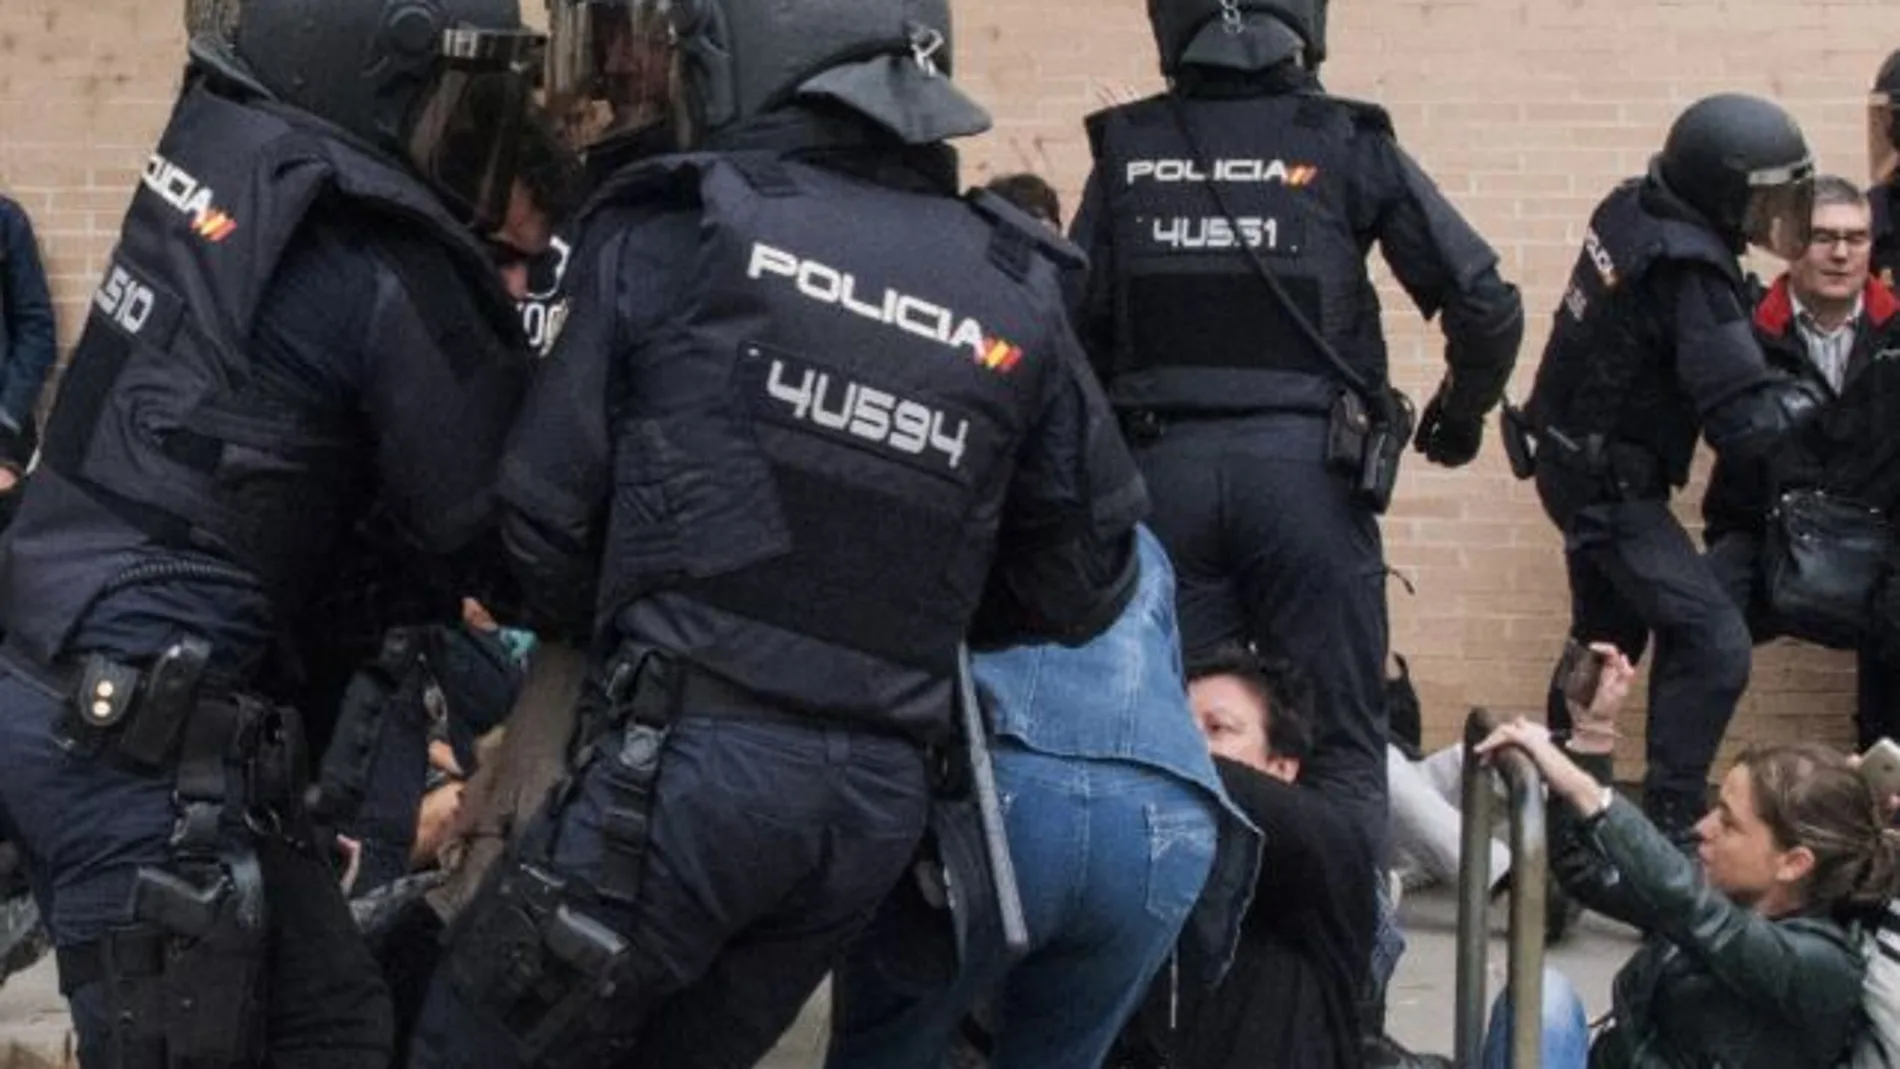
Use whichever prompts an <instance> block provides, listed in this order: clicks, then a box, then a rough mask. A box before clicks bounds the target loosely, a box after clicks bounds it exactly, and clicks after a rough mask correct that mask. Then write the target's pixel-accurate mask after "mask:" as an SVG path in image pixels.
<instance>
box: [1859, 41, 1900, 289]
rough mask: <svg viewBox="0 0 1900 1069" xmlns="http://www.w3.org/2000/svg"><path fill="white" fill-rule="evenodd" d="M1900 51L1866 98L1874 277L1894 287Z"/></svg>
mask: <svg viewBox="0 0 1900 1069" xmlns="http://www.w3.org/2000/svg"><path fill="white" fill-rule="evenodd" d="M1896 117H1900V52H1895V53H1893V54H1892V55H1890V56H1888V57H1887V61H1886V62H1885V63H1882V64H1881V65H1880V73H1878V74H1876V75H1875V76H1874V88H1873V92H1872V93H1870V94H1869V95H1868V99H1867V162H1868V165H1869V167H1870V168H1871V170H1872V181H1873V186H1872V187H1870V188H1869V189H1868V190H1867V203H1868V205H1869V206H1871V207H1872V208H1873V211H1874V256H1873V271H1874V277H1875V278H1877V279H1879V280H1880V281H1882V282H1884V283H1886V284H1887V286H1888V287H1889V288H1892V286H1893V285H1894V280H1895V278H1896V277H1900V276H1896V272H1900V227H1896V225H1895V209H1896V207H1900V122H1896V121H1895V119H1896Z"/></svg>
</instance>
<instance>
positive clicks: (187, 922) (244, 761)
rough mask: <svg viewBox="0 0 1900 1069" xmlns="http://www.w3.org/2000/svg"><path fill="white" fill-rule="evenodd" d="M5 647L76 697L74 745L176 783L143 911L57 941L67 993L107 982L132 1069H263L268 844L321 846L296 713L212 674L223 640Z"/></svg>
mask: <svg viewBox="0 0 1900 1069" xmlns="http://www.w3.org/2000/svg"><path fill="white" fill-rule="evenodd" d="M0 656H4V659H5V660H6V662H7V663H8V664H9V665H10V666H11V667H13V668H14V669H16V670H19V671H21V672H23V673H24V674H25V675H26V677H27V678H29V679H31V680H32V681H34V682H35V683H36V684H37V685H38V686H39V687H40V688H41V689H43V690H45V691H46V692H48V693H50V694H53V695H56V696H58V697H60V698H61V700H62V705H63V711H62V714H61V718H60V720H59V723H58V724H57V725H56V727H55V735H56V739H57V741H58V743H59V745H60V746H61V747H62V748H64V749H65V750H66V751H67V752H69V753H73V754H77V755H82V756H85V757H88V758H94V759H99V758H110V759H112V760H114V761H116V762H118V763H119V764H122V765H125V766H128V767H131V768H133V769H136V770H139V771H142V772H149V773H155V774H156V773H164V772H167V771H169V772H170V773H171V775H172V777H173V783H174V787H173V805H174V809H175V820H174V823H173V826H172V833H171V837H170V841H169V843H168V846H169V848H170V852H171V860H170V861H169V862H168V863H167V864H165V865H163V866H146V867H141V868H140V869H139V870H138V871H137V873H136V874H135V876H134V878H133V884H132V895H131V902H130V904H129V913H130V915H131V921H130V923H128V924H125V925H123V926H121V927H118V928H115V929H113V930H112V931H109V932H108V933H106V934H105V935H104V936H102V937H100V938H99V939H96V940H93V941H92V942H89V943H83V944H78V945H74V946H65V947H61V948H59V950H58V961H59V974H60V987H61V990H62V991H64V992H66V993H69V994H70V993H71V992H73V991H74V990H76V989H78V988H80V987H83V986H86V985H89V984H96V983H103V984H104V985H105V989H106V997H107V1000H108V1002H109V1004H110V1012H111V1014H112V1017H113V1019H114V1021H115V1026H114V1029H113V1032H112V1036H111V1044H112V1048H113V1049H112V1051H111V1052H110V1054H109V1057H108V1059H107V1060H108V1062H109V1063H110V1064H112V1065H116V1066H120V1067H122V1069H169V1067H172V1066H177V1065H186V1064H189V1065H192V1066H202V1067H205V1069H220V1067H226V1066H228V1067H233V1069H235V1067H238V1066H248V1065H252V1064H255V1063H256V1062H257V1060H258V1059H259V1058H260V1057H261V1056H262V1047H263V1041H264V1029H263V1027H262V1023H261V1022H262V1020H263V1017H264V1011H263V1005H264V998H265V992H264V976H265V970H266V965H267V944H266V934H267V931H268V914H267V909H268V903H267V902H266V900H265V895H264V877H263V871H262V865H261V862H260V861H259V856H258V842H259V840H260V839H262V838H265V837H269V838H275V839H280V840H283V841H285V842H287V843H289V844H290V845H291V846H293V847H299V848H305V849H307V848H309V846H310V845H311V841H310V840H311V837H310V832H309V828H308V825H307V823H306V822H305V821H304V820H303V818H302V805H301V794H302V788H303V769H304V754H303V737H302V731H301V724H300V722H299V720H298V717H297V716H296V714H295V713H294V712H293V711H291V710H288V709H284V708H280V707H277V706H273V705H271V704H270V703H268V702H264V701H261V700H259V699H256V698H253V697H250V696H247V695H242V694H237V693H235V692H233V690H232V689H231V688H230V687H229V686H226V685H219V683H220V682H222V681H216V680H213V679H212V678H210V677H209V676H208V675H207V672H206V665H207V663H208V661H209V660H210V656H211V645H210V643H209V642H206V641H205V640H203V639H201V638H196V637H187V638H183V639H180V640H179V641H178V642H176V643H174V644H173V645H172V646H171V647H169V648H168V649H166V650H165V651H164V652H163V653H161V654H159V655H158V656H157V657H156V658H154V659H152V661H151V662H150V663H149V664H144V665H139V664H132V663H128V662H123V661H118V660H115V659H113V658H110V657H107V656H105V655H103V654H90V655H87V656H86V657H84V658H82V659H80V660H79V661H78V662H77V663H76V664H64V663H61V664H54V665H51V666H46V665H39V664H36V663H35V662H34V661H33V660H32V659H31V658H30V657H28V656H26V655H24V653H23V652H22V651H21V650H19V649H17V648H13V647H8V648H7V649H5V650H4V652H3V653H0Z"/></svg>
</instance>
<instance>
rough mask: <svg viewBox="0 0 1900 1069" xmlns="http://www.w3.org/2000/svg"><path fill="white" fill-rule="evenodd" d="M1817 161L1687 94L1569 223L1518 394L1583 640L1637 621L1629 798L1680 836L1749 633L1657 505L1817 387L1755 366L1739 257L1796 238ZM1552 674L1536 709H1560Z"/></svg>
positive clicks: (1726, 100)
mask: <svg viewBox="0 0 1900 1069" xmlns="http://www.w3.org/2000/svg"><path fill="white" fill-rule="evenodd" d="M1813 172H1814V164H1813V160H1812V158H1811V157H1810V155H1809V153H1808V147H1807V143H1806V141H1805V140H1804V139H1803V138H1802V135H1801V131H1800V129H1799V128H1798V127H1797V126H1796V125H1795V123H1794V120H1793V119H1792V118H1791V117H1789V115H1788V114H1787V112H1785V111H1783V110H1782V109H1781V108H1779V107H1777V106H1776V105H1774V104H1772V103H1770V102H1768V101H1765V100H1758V99H1755V98H1753V97H1747V96H1741V95H1720V96H1714V97H1710V98H1708V99H1705V100H1702V101H1699V102H1698V103H1696V104H1694V105H1692V106H1691V107H1689V108H1688V109H1687V110H1686V111H1684V112H1683V113H1682V115H1681V117H1679V118H1678V119H1677V120H1676V122H1675V124H1674V125H1673V126H1672V127H1671V128H1670V131H1669V137H1668V140H1667V142H1666V143H1665V144H1664V146H1663V150H1662V153H1661V154H1660V155H1658V156H1657V157H1656V158H1655V159H1654V161H1653V162H1652V163H1651V165H1650V168H1649V174H1648V175H1647V176H1646V177H1644V178H1639V179H1631V180H1630V181H1627V182H1625V183H1623V184H1621V185H1619V186H1618V187H1617V188H1616V189H1615V190H1614V191H1612V192H1611V193H1610V195H1609V196H1608V197H1607V198H1605V199H1604V201H1603V203H1602V204H1601V205H1599V206H1598V208H1597V210H1596V212H1595V214H1594V215H1593V216H1592V217H1591V220H1590V227H1589V229H1588V231H1586V232H1585V234H1584V241H1583V251H1582V253H1581V254H1580V255H1579V256H1578V259H1577V265H1576V269H1575V270H1574V272H1573V273H1572V275H1571V278H1570V284H1569V288H1568V290H1567V291H1566V292H1565V294H1564V297H1563V300H1562V302H1561V304H1560V305H1559V306H1558V309H1557V315H1556V326H1555V329H1554V330H1553V332H1552V334H1551V338H1550V342H1549V344H1548V346H1547V347H1546V348H1545V350H1544V360H1543V364H1542V366H1540V367H1539V368H1538V371H1537V382H1536V386H1535V389H1534V391H1533V393H1532V395H1531V399H1530V402H1529V404H1528V406H1527V416H1528V423H1529V425H1530V427H1531V428H1533V431H1532V433H1534V435H1535V446H1536V449H1535V453H1536V478H1537V491H1538V496H1539V497H1540V498H1541V499H1542V501H1543V504H1544V509H1545V511H1546V512H1547V513H1548V514H1549V515H1550V517H1551V519H1552V520H1553V521H1555V522H1556V524H1557V526H1558V529H1559V530H1561V531H1562V532H1563V535H1564V550H1565V560H1566V563H1567V566H1568V569H1569V576H1570V594H1571V605H1572V609H1571V612H1572V617H1571V635H1572V637H1573V638H1574V639H1575V640H1576V641H1577V642H1579V643H1586V644H1587V643H1593V642H1610V643H1614V644H1615V645H1616V646H1617V647H1618V648H1620V649H1622V650H1623V651H1625V652H1626V653H1628V654H1629V655H1630V656H1631V657H1636V656H1639V655H1640V654H1641V653H1642V651H1643V649H1644V647H1645V646H1646V645H1647V644H1648V641H1649V636H1650V634H1651V633H1652V632H1653V633H1654V634H1655V636H1656V663H1655V666H1654V669H1653V670H1652V672H1651V676H1650V695H1649V709H1650V722H1649V738H1648V759H1649V771H1648V776H1647V778H1646V780H1645V783H1644V804H1645V807H1646V809H1647V810H1648V812H1649V815H1650V816H1651V818H1652V819H1653V820H1654V821H1655V822H1656V824H1657V825H1658V826H1659V827H1661V828H1662V829H1663V830H1664V831H1665V832H1669V833H1671V834H1673V835H1675V836H1677V837H1678V839H1679V840H1680V841H1683V842H1685V843H1686V842H1688V841H1689V839H1690V836H1691V835H1692V828H1693V826H1694V824H1695V822H1696V820H1697V819H1698V818H1699V817H1700V816H1701V813H1702V810H1703V806H1704V796H1705V792H1706V787H1705V784H1706V782H1707V779H1708V771H1709V765H1710V763H1711V762H1712V761H1713V760H1714V758H1715V752H1716V749H1717V747H1718V745H1719V744H1720V742H1721V739H1722V733H1723V731H1724V730H1726V728H1727V725H1728V721H1729V718H1730V717H1731V716H1732V715H1733V714H1734V710H1735V704H1736V702H1737V701H1738V700H1739V699H1740V697H1741V694H1742V690H1743V688H1744V687H1746V686H1747V683H1748V669H1749V655H1750V642H1749V636H1748V627H1747V625H1746V623H1745V622H1744V620H1743V617H1742V614H1741V611H1740V610H1739V609H1738V608H1737V607H1736V606H1735V605H1734V603H1733V602H1731V601H1730V599H1729V598H1728V597H1727V596H1726V595H1725V594H1724V593H1723V591H1722V587H1721V585H1720V584H1719V583H1718V582H1717V580H1716V578H1715V576H1714V574H1713V573H1712V572H1711V571H1710V569H1709V567H1708V566H1707V564H1706V563H1705V562H1704V561H1703V559H1702V558H1701V557H1700V556H1699V555H1698V554H1697V553H1696V551H1695V547H1694V545H1693V544H1692V543H1691V542H1690V540H1689V536H1688V535H1687V534H1686V533H1685V532H1684V531H1683V529H1682V526H1681V524H1679V523H1678V522H1677V521H1676V519H1675V517H1674V516H1673V515H1672V514H1671V513H1670V511H1669V496H1670V493H1671V489H1672V488H1674V487H1680V486H1682V485H1683V484H1684V483H1685V482H1686V481H1687V480H1688V477H1689V466H1690V461H1691V459H1692V457H1693V454H1694V451H1695V444H1696V438H1697V436H1698V434H1699V435H1701V436H1703V437H1706V438H1707V439H1708V442H1709V444H1710V445H1711V446H1713V447H1714V448H1715V450H1716V452H1717V454H1718V455H1720V456H1722V457H1723V458H1724V460H1725V462H1729V463H1733V464H1735V465H1738V466H1743V465H1747V464H1749V463H1750V462H1751V458H1753V457H1755V456H1757V455H1759V453H1760V452H1761V451H1762V450H1763V449H1765V448H1766V447H1767V445H1769V444H1770V443H1772V442H1773V440H1774V439H1775V438H1776V437H1777V436H1778V435H1779V434H1781V433H1782V432H1783V431H1785V430H1786V429H1787V428H1788V427H1789V426H1791V425H1792V424H1793V422H1794V421H1795V420H1797V419H1799V418H1801V417H1802V415H1803V414H1805V413H1808V412H1811V411H1813V409H1814V408H1815V407H1816V406H1818V404H1819V398H1818V396H1817V395H1816V394H1815V393H1813V392H1810V390H1809V388H1808V387H1805V386H1803V385H1801V384H1799V383H1796V382H1794V381H1792V380H1788V379H1784V378H1782V377H1780V376H1778V375H1776V374H1775V373H1773V372H1771V371H1770V369H1769V367H1768V365H1767V363H1766V361H1765V360H1764V358H1763V356H1762V352H1761V348H1760V346H1759V344H1758V343H1757V341H1756V340H1755V337H1754V335H1753V334H1752V332H1751V325H1750V324H1751V316H1750V313H1751V310H1752V308H1753V302H1752V301H1751V299H1750V291H1749V288H1748V285H1747V283H1746V281H1745V279H1744V276H1743V274H1742V270H1741V267H1740V266H1739V263H1738V260H1737V257H1738V256H1739V255H1740V254H1741V253H1742V252H1743V250H1744V249H1745V248H1746V247H1747V246H1748V245H1750V244H1755V245H1760V246H1762V247H1764V248H1767V249H1769V250H1770V251H1773V252H1775V253H1777V254H1778V255H1781V256H1783V257H1784V258H1790V259H1791V258H1793V257H1794V256H1795V255H1797V254H1798V253H1799V251H1800V250H1801V249H1802V248H1803V247H1804V246H1805V244H1806V234H1807V228H1808V225H1809V211H1810V204H1809V201H1810V197H1811V194H1812V181H1813ZM1560 691H1561V687H1560V686H1559V685H1556V684H1553V687H1552V692H1553V693H1552V700H1551V703H1550V706H1551V707H1550V717H1551V720H1552V722H1553V723H1554V724H1557V725H1559V726H1567V725H1568V723H1569V714H1568V712H1567V709H1566V708H1565V703H1564V701H1563V698H1562V694H1561V693H1560Z"/></svg>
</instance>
